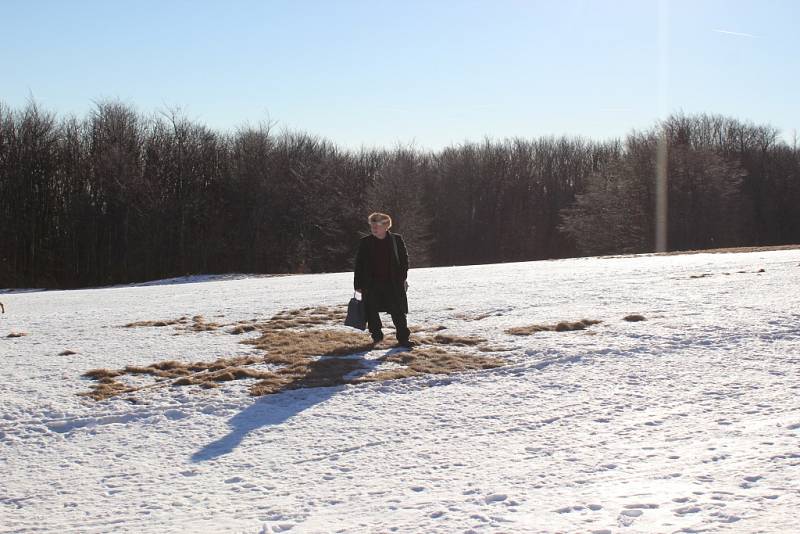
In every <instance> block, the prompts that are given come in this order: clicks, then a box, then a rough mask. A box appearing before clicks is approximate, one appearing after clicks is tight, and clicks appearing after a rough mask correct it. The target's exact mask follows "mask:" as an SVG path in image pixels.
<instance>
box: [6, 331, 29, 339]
mask: <svg viewBox="0 0 800 534" xmlns="http://www.w3.org/2000/svg"><path fill="white" fill-rule="evenodd" d="M27 335H28V334H27V333H25V332H11V333H10V334H8V335H7V336H6V337H11V338H13V337H25V336H27Z"/></svg>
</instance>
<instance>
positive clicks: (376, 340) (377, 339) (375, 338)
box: [372, 334, 383, 345]
mask: <svg viewBox="0 0 800 534" xmlns="http://www.w3.org/2000/svg"><path fill="white" fill-rule="evenodd" d="M381 341H383V334H381V335H379V336H372V344H373V345H377V344H378V343H380V342H381Z"/></svg>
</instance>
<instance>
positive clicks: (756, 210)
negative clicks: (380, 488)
mask: <svg viewBox="0 0 800 534" xmlns="http://www.w3.org/2000/svg"><path fill="white" fill-rule="evenodd" d="M659 143H662V144H665V146H666V148H667V151H666V154H667V155H666V161H667V192H668V197H667V198H668V204H667V206H668V207H667V212H666V215H667V221H668V226H667V248H668V250H687V249H706V248H722V247H734V246H766V245H781V244H789V243H800V150H799V149H798V147H797V146H796V144H793V146H791V145H789V144H787V143H785V142H784V141H782V140H780V137H779V132H778V131H777V130H776V129H774V128H772V127H771V126H768V125H755V124H751V123H748V122H742V121H740V120H738V119H733V118H728V117H723V116H714V115H688V116H687V115H683V114H677V115H673V116H670V117H669V118H667V119H666V120H664V121H661V122H657V123H655V124H654V125H653V126H652V128H650V129H649V130H645V131H634V132H631V133H630V134H629V135H627V136H626V137H625V138H624V139H612V140H587V139H583V138H567V137H559V138H556V137H544V138H538V139H507V140H488V139H487V140H484V141H480V142H474V143H464V144H461V145H458V146H453V147H448V148H445V149H442V150H439V151H426V150H421V149H417V148H408V147H396V148H390V149H383V150H361V151H350V150H343V149H341V148H339V147H337V146H336V145H335V144H334V143H333V142H331V141H328V140H325V139H321V138H319V137H316V136H314V135H311V134H308V133H303V132H287V131H281V132H278V131H275V129H274V128H272V127H271V125H269V124H264V125H261V126H257V127H241V128H239V129H238V130H236V131H234V132H218V131H214V130H211V129H209V128H207V127H206V126H204V125H202V124H198V123H196V122H193V121H191V120H189V119H187V118H186V117H185V116H184V115H183V114H181V113H180V112H178V111H174V112H167V113H162V114H157V115H153V116H146V115H144V114H142V113H140V112H138V111H137V110H135V109H133V108H132V107H130V106H128V105H125V104H122V103H119V102H102V103H98V104H96V105H95V108H94V109H93V111H92V112H91V113H90V114H88V115H87V116H86V117H84V118H76V117H58V116H56V115H55V114H54V113H52V112H49V111H45V110H42V109H41V108H40V107H39V106H37V105H36V104H35V103H33V102H31V103H29V104H28V105H27V106H26V107H25V108H24V109H20V110H13V109H10V108H8V107H7V106H3V105H0V287H65V288H66V287H83V286H91V285H102V284H112V283H126V282H135V281H144V280H153V279H159V278H169V277H174V276H182V275H186V274H195V273H230V272H241V273H306V272H332V271H346V270H350V269H352V261H353V255H354V250H355V246H356V240H357V239H358V237H359V235H361V234H362V233H363V232H364V231H365V228H366V222H365V221H366V216H367V214H368V213H369V212H371V211H375V210H380V211H386V212H388V213H390V214H392V216H393V217H394V219H395V230H396V231H398V232H400V233H402V234H403V235H404V237H405V238H406V241H407V243H408V245H409V252H410V255H411V260H412V266H413V267H423V266H438V265H460V264H476V263H495V262H507V261H524V260H537V259H547V258H565V257H573V256H581V255H596V254H617V253H639V252H650V251H653V250H654V248H655V204H656V198H655V192H656V181H655V174H656V171H655V169H656V159H657V152H658V146H659Z"/></svg>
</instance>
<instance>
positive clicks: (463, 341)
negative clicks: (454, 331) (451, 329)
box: [417, 334, 486, 347]
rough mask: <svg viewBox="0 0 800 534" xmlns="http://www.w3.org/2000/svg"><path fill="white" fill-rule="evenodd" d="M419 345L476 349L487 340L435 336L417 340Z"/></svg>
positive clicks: (442, 335)
mask: <svg viewBox="0 0 800 534" xmlns="http://www.w3.org/2000/svg"><path fill="white" fill-rule="evenodd" d="M417 340H418V342H419V343H424V344H427V345H455V346H459V347H474V346H475V345H480V344H481V343H483V342H485V341H486V340H485V339H483V338H480V337H472V336H456V335H450V334H436V335H433V336H420V337H418V338H417Z"/></svg>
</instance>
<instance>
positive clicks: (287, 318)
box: [82, 306, 504, 400]
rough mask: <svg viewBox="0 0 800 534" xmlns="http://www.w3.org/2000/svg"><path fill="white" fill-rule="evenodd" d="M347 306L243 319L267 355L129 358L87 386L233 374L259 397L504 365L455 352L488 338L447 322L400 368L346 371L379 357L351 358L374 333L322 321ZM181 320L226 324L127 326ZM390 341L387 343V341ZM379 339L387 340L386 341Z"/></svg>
mask: <svg viewBox="0 0 800 534" xmlns="http://www.w3.org/2000/svg"><path fill="white" fill-rule="evenodd" d="M346 313H347V310H346V308H345V307H344V306H336V307H328V306H319V307H310V308H302V309H298V310H288V311H283V312H280V313H278V314H275V315H274V316H273V317H271V318H270V319H269V320H267V321H257V320H255V319H253V320H249V321H239V322H238V323H235V324H233V325H227V326H232V328H231V329H230V330H228V332H229V333H231V334H242V333H245V332H253V331H258V332H259V333H260V336H259V337H257V338H253V339H246V340H244V341H242V342H241V343H244V344H247V345H252V346H254V347H255V348H257V349H259V350H261V351H263V353H264V354H263V355H261V356H240V357H234V358H221V359H218V360H215V361H213V362H194V363H186V362H178V361H175V360H167V361H162V362H155V363H151V364H149V365H145V366H134V365H129V366H126V367H125V368H123V369H119V370H109V369H93V370H91V371H89V372H87V373H85V374H84V376H85V377H87V378H91V379H93V380H95V381H96V382H97V383H96V384H94V385H92V387H91V391H89V392H87V393H83V394H82V395H85V396H88V397H90V398H93V399H95V400H102V399H107V398H109V397H113V396H116V395H121V394H124V393H130V392H134V391H140V390H144V389H148V388H151V387H158V386H161V385H165V384H169V385H173V386H191V385H196V386H199V387H201V388H205V389H208V388H215V387H219V385H220V384H221V383H223V382H228V381H232V380H243V379H252V380H256V382H255V383H254V384H252V385H251V386H250V388H249V390H250V394H251V395H254V396H258V395H267V394H273V393H278V392H280V391H285V390H289V389H298V388H311V387H326V386H336V385H341V384H348V383H360V382H374V381H379V380H393V379H398V378H406V377H410V376H419V375H423V374H452V373H457V372H463V371H468V370H475V369H491V368H494V367H499V366H501V365H503V364H504V362H503V360H500V359H497V358H491V357H486V356H480V355H473V354H467V353H464V352H462V351H460V350H456V351H448V350H445V349H444V348H442V347H446V346H454V347H460V348H462V349H463V348H468V347H472V348H474V347H477V346H479V345H481V344H482V343H484V342H485V341H486V340H485V339H482V338H478V337H471V336H456V335H445V334H440V333H436V332H440V331H441V330H444V329H445V327H444V326H441V325H437V326H432V327H427V328H421V327H419V328H418V330H417V331H420V332H429V333H430V334H429V335H424V336H420V337H419V339H418V340H417V343H418V345H419V347H418V348H417V349H416V350H414V351H413V352H391V353H390V354H388V355H387V356H384V357H383V358H380V359H379V361H385V362H390V363H394V364H397V366H398V367H397V368H395V369H388V370H383V371H379V372H373V373H368V374H366V375H363V376H360V377H358V378H354V379H349V378H346V377H347V376H349V375H350V374H351V373H353V372H354V371H359V370H368V369H369V368H370V365H372V363H373V362H369V363H368V362H367V361H365V360H364V359H362V358H353V357H343V356H353V355H357V354H359V353H364V352H368V351H371V350H374V349H375V348H376V347H375V346H374V345H373V344H372V342H371V340H370V338H369V336H368V335H367V334H365V333H363V332H354V331H352V330H335V329H327V328H322V327H325V326H330V325H334V324H341V323H343V322H344V318H345V315H346ZM162 325H164V326H167V325H178V328H181V329H183V330H186V331H194V332H203V331H208V330H216V329H218V328H221V327H222V326H224V325H219V324H217V323H213V322H206V321H205V319H203V317H202V316H195V317H193V318H192V319H191V323H190V322H189V320H188V319H187V318H186V317H181V318H179V319H175V320H172V321H141V322H139V323H131V324H130V325H126V326H162ZM380 346H383V345H380ZM380 346H379V347H380ZM478 350H481V351H484V352H490V351H491V352H493V351H494V350H493V349H492V348H491V347H488V346H486V345H483V346H480V347H479V348H478ZM255 364H271V365H275V366H277V367H278V368H277V369H275V370H270V371H267V370H258V369H252V368H250V367H249V366H252V365H255ZM124 375H139V376H142V375H149V376H153V377H155V378H156V379H161V380H164V379H166V380H167V382H155V383H154V384H151V385H147V386H141V387H132V386H127V385H125V384H123V383H121V382H120V381H119V380H117V379H118V378H119V377H121V376H124Z"/></svg>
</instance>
